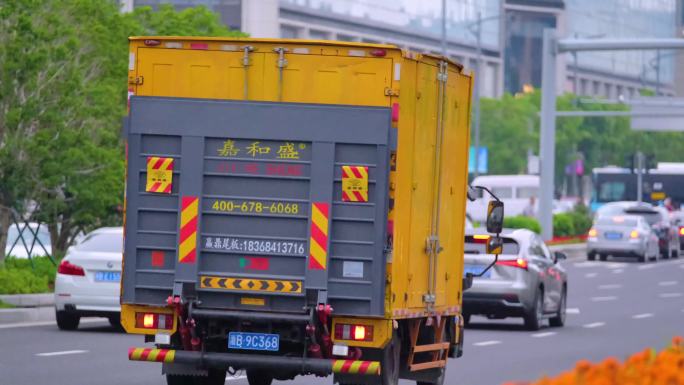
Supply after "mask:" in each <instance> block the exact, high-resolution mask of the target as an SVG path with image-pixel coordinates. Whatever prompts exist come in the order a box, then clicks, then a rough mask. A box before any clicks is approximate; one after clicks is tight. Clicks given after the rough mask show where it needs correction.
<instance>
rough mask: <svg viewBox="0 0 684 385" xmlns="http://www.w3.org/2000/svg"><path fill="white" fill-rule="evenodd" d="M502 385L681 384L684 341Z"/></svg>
mask: <svg viewBox="0 0 684 385" xmlns="http://www.w3.org/2000/svg"><path fill="white" fill-rule="evenodd" d="M504 385H684V339H683V338H682V337H675V338H673V339H672V345H671V346H670V347H668V348H666V349H664V350H663V351H661V352H657V351H656V350H655V349H646V350H644V351H642V352H640V353H637V354H635V355H633V356H631V357H629V358H627V360H625V362H620V361H618V360H617V359H615V358H612V357H611V358H607V359H605V360H604V361H603V362H600V363H596V364H595V363H591V362H589V361H586V360H582V361H579V362H578V363H577V364H576V365H575V369H573V370H571V371H568V372H565V373H562V374H560V375H559V376H557V377H554V378H542V379H541V380H539V381H537V382H533V383H513V382H511V383H507V384H504Z"/></svg>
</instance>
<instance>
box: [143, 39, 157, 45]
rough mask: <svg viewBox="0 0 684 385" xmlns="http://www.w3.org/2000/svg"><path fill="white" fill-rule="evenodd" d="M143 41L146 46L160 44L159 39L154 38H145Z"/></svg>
mask: <svg viewBox="0 0 684 385" xmlns="http://www.w3.org/2000/svg"><path fill="white" fill-rule="evenodd" d="M143 43H145V45H146V46H148V47H156V46H158V45H159V44H161V41H159V40H154V39H146V40H145V41H144V42H143Z"/></svg>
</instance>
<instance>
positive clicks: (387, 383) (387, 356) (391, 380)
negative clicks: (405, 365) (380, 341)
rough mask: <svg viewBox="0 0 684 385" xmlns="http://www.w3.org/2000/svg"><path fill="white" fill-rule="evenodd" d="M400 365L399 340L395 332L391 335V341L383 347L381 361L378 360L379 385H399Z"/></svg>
mask: <svg viewBox="0 0 684 385" xmlns="http://www.w3.org/2000/svg"><path fill="white" fill-rule="evenodd" d="M400 365H401V338H400V337H399V334H397V332H396V331H395V332H394V333H393V335H392V340H391V341H390V342H389V343H388V344H387V346H385V349H383V351H382V359H381V360H380V368H382V370H381V371H380V383H381V384H382V385H397V384H399V371H400V370H401V368H400Z"/></svg>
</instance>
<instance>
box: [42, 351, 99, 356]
mask: <svg viewBox="0 0 684 385" xmlns="http://www.w3.org/2000/svg"><path fill="white" fill-rule="evenodd" d="M83 353H88V351H87V350H64V351H61V352H48V353H37V354H36V356H38V357H52V356H66V355H69V354H83Z"/></svg>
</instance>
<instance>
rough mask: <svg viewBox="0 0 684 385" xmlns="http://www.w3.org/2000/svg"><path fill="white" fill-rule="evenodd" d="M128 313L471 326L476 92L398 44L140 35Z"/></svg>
mask: <svg viewBox="0 0 684 385" xmlns="http://www.w3.org/2000/svg"><path fill="white" fill-rule="evenodd" d="M129 54H130V57H129V59H130V60H129V96H130V101H129V103H130V114H129V117H128V119H127V173H128V174H127V187H126V219H125V250H124V253H125V257H124V271H123V279H122V303H123V304H124V305H126V304H130V305H152V306H164V305H165V304H166V300H167V298H168V297H170V296H173V295H182V296H185V297H188V296H189V297H191V298H196V299H197V302H196V306H198V307H202V308H208V309H229V310H248V311H249V310H258V311H264V312H278V313H303V312H306V311H307V306H311V305H312V304H317V303H328V304H330V305H331V306H332V307H333V308H334V314H335V315H347V316H370V317H384V318H395V319H396V318H408V317H419V316H422V315H424V314H434V313H440V314H451V315H454V314H458V312H459V306H460V301H461V277H462V274H463V225H464V215H465V191H466V186H467V153H468V146H469V144H468V139H469V128H468V127H469V109H470V92H471V82H472V78H471V77H470V76H469V75H467V74H464V73H463V71H462V67H461V66H460V65H458V64H456V63H453V62H450V61H446V60H444V59H441V58H438V57H434V56H430V55H423V54H418V53H412V52H408V51H402V50H400V49H398V48H396V47H393V46H388V45H374V44H360V43H343V42H324V41H296V40H267V39H266V40H260V39H246V40H241V39H224V38H185V37H163V38H162V37H145V38H132V39H131V48H130V53H129Z"/></svg>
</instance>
